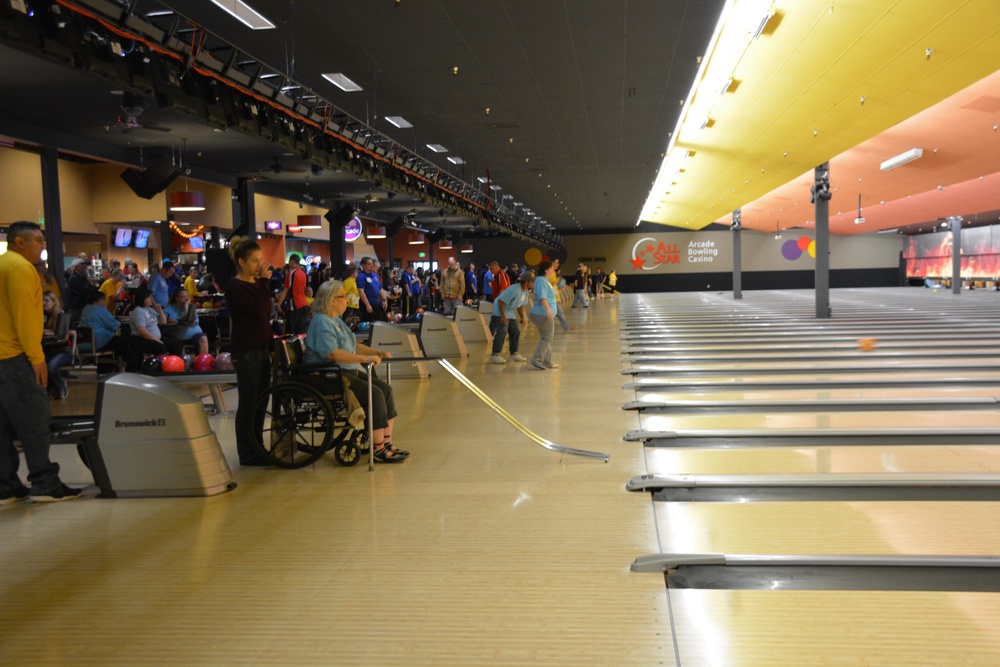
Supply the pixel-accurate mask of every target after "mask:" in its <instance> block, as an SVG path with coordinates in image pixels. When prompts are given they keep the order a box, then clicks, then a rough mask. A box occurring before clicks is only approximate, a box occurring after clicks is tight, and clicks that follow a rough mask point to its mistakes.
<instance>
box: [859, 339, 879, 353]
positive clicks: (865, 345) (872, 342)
mask: <svg viewBox="0 0 1000 667" xmlns="http://www.w3.org/2000/svg"><path fill="white" fill-rule="evenodd" d="M876 347H878V341H877V340H876V339H874V338H859V339H858V349H859V350H861V351H862V352H871V351H872V350H874V349H875V348H876Z"/></svg>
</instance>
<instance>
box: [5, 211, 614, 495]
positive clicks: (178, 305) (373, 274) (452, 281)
mask: <svg viewBox="0 0 1000 667" xmlns="http://www.w3.org/2000/svg"><path fill="white" fill-rule="evenodd" d="M19 225H20V226H19ZM8 239H9V241H12V243H11V246H10V250H11V251H12V252H9V253H7V254H8V255H10V256H11V258H7V256H6V255H5V256H4V257H5V258H7V261H6V262H5V263H0V271H6V272H8V273H10V276H11V277H13V276H14V274H15V273H17V274H18V275H19V272H24V266H30V265H33V267H34V272H35V274H36V275H37V280H33V281H30V282H31V283H32V284H31V285H28V286H25V287H24V289H23V290H22V291H23V294H21V293H16V294H15V293H13V292H12V293H11V294H10V295H7V297H5V299H3V300H0V310H3V309H5V310H6V312H5V313H3V314H4V315H5V317H4V318H3V319H4V322H5V323H6V324H4V325H0V380H3V382H2V388H0V494H2V495H0V504H5V503H7V502H14V501H16V500H21V499H24V498H26V497H27V496H29V495H31V496H32V497H35V499H36V500H64V499H69V498H74V497H77V496H79V490H78V489H71V488H69V487H67V486H66V485H65V484H62V482H61V481H60V480H59V478H58V466H57V465H55V464H53V463H51V461H49V460H48V440H47V437H45V435H44V434H42V431H43V430H46V429H47V420H48V414H49V413H48V411H47V410H48V400H60V399H65V398H66V397H67V395H68V389H67V385H66V382H65V379H64V378H63V377H62V376H61V369H63V368H64V367H66V366H67V365H69V364H71V363H73V355H72V354H71V353H70V350H71V349H72V348H73V344H74V342H75V343H76V344H77V345H86V344H87V342H84V341H80V340H76V334H77V330H80V331H84V330H87V331H88V332H89V334H90V335H88V341H90V340H92V341H93V343H92V344H93V347H94V348H95V350H94V351H97V352H108V351H109V352H111V353H112V354H113V356H114V357H115V358H116V359H117V360H119V361H120V364H117V365H116V366H119V367H120V366H121V365H124V366H125V368H126V370H130V371H133V372H137V371H139V369H140V365H141V362H142V361H143V359H144V358H145V357H147V356H149V355H162V354H167V353H170V354H181V353H182V352H183V351H184V350H185V348H189V349H191V350H192V351H194V350H196V351H197V353H198V354H202V353H205V352H207V351H208V350H209V347H210V345H211V343H212V342H213V340H214V339H215V337H216V335H217V332H216V331H206V329H204V328H202V326H201V324H200V323H199V319H198V312H197V302H196V300H197V299H199V298H204V297H205V296H206V295H215V294H221V292H222V290H221V289H220V287H219V285H218V284H217V283H216V281H215V277H214V276H213V275H212V274H211V273H208V272H203V271H201V270H200V267H198V266H189V267H186V270H185V267H178V266H176V265H175V264H174V263H173V262H172V261H171V260H170V259H166V260H164V261H163V262H162V263H161V264H159V265H157V264H150V265H149V268H148V271H147V273H145V274H144V273H142V272H140V271H139V267H138V265H137V264H136V263H135V262H133V261H131V260H129V259H126V260H125V262H124V263H123V264H122V263H119V262H117V261H114V260H113V261H111V262H110V263H109V264H108V266H107V267H106V268H104V267H101V266H100V265H96V264H95V263H94V262H92V261H90V260H89V259H88V258H87V257H85V256H80V257H78V258H76V259H74V260H73V262H72V263H71V264H70V266H69V267H68V268H67V270H66V273H65V290H62V291H61V290H60V289H59V285H58V281H56V280H55V278H54V277H53V275H52V274H51V273H49V272H48V270H47V267H46V264H45V262H44V261H42V260H41V256H40V252H39V251H40V249H41V248H42V247H44V239H43V238H42V235H41V232H40V229H39V227H38V226H37V225H34V224H33V223H15V225H12V226H11V228H10V232H9V233H8ZM36 246H38V247H36ZM229 250H230V255H231V258H232V262H233V269H234V270H233V274H234V275H233V277H232V279H231V280H229V282H228V284H227V285H226V290H225V306H224V308H225V309H226V310H227V312H228V315H229V317H230V326H229V331H230V334H231V340H230V348H231V354H232V360H233V364H234V367H235V371H236V378H237V391H238V393H239V397H240V401H239V408H238V411H237V415H236V420H235V422H236V443H237V452H238V456H239V461H240V464H241V465H244V466H264V465H269V461H267V460H266V459H264V458H263V457H262V456H261V453H260V452H259V451H257V449H256V448H255V447H254V445H253V443H252V438H251V431H252V430H257V431H259V430H260V429H261V428H262V424H260V423H255V424H252V423H250V419H251V414H250V412H251V410H252V406H253V404H254V402H255V401H256V399H257V397H259V396H260V395H261V394H263V393H264V392H265V391H266V390H267V388H268V386H269V385H270V382H271V379H272V374H271V351H272V341H273V339H274V335H275V334H297V335H302V336H304V341H305V349H306V356H305V360H306V362H319V361H330V362H334V363H336V364H337V365H338V366H339V367H340V368H341V370H342V372H343V374H344V375H345V376H346V377H347V378H348V384H349V389H350V391H352V392H353V393H354V394H355V395H356V397H357V399H358V401H359V402H360V403H362V405H363V406H364V407H365V409H366V410H369V411H371V412H372V417H373V422H374V433H373V441H372V446H373V449H374V456H375V460H376V461H378V462H380V463H399V462H402V461H405V460H406V459H407V457H408V456H409V452H407V451H405V450H402V449H398V448H396V447H395V446H394V445H393V444H392V431H393V423H394V421H395V419H396V417H397V413H396V408H395V404H394V400H393V395H392V388H391V387H390V386H389V385H388V383H386V382H383V381H382V380H379V379H375V380H374V381H373V387H372V402H371V404H368V403H367V401H368V398H367V383H366V381H365V380H364V378H363V376H362V372H361V370H360V365H361V364H371V365H373V366H378V365H379V364H381V363H382V362H383V361H385V360H387V359H391V357H392V355H391V354H389V353H388V352H386V351H383V350H378V349H375V348H372V347H369V346H367V345H365V344H363V343H359V342H358V340H357V338H356V337H355V333H354V329H355V326H356V325H357V324H358V323H359V322H374V321H386V320H390V321H391V320H392V319H393V318H394V317H398V316H401V315H407V316H409V315H415V314H419V313H421V312H424V311H425V310H431V311H438V312H443V313H444V314H445V315H451V314H453V313H454V312H455V309H456V308H457V307H458V305H459V304H462V303H472V302H474V301H476V300H479V299H485V300H487V301H492V303H493V308H492V314H491V317H490V323H489V329H490V332H491V334H492V336H493V340H492V349H491V355H490V357H489V362H490V363H493V364H498V365H503V364H506V363H508V360H509V361H512V362H528V363H529V364H530V366H531V367H532V368H535V369H538V370H543V371H544V370H551V369H556V368H558V367H559V364H557V363H555V361H554V360H553V358H552V338H553V334H554V331H555V323H556V322H559V323H560V325H561V327H562V329H563V330H564V331H572V330H573V328H574V327H573V326H572V325H571V324H570V323H569V322H568V321H567V320H566V317H565V314H564V307H565V306H566V304H570V305H569V307H571V308H578V307H579V308H588V307H589V305H590V302H591V299H594V298H599V297H601V296H603V295H604V294H605V293H610V294H611V296H612V297H613V296H614V294H615V285H616V282H617V277H616V275H615V272H614V271H613V270H612V271H610V272H609V274H607V275H605V274H604V272H603V270H602V269H599V270H597V271H596V272H591V271H590V269H589V268H588V267H587V266H586V265H584V264H582V263H581V264H580V265H578V266H577V270H576V272H575V273H574V275H573V276H572V278H571V279H570V280H569V281H567V280H566V279H564V278H563V277H562V276H561V275H560V263H559V261H558V260H551V261H549V260H546V261H543V262H541V264H539V265H538V267H537V271H532V270H529V269H528V268H527V267H519V266H518V265H517V264H510V265H509V266H507V267H503V266H501V264H500V263H499V262H498V261H491V262H489V263H488V264H487V265H486V266H484V267H482V268H477V267H476V265H475V264H473V263H471V262H470V263H468V264H467V265H466V266H464V267H463V266H461V265H460V263H459V262H458V261H457V260H456V258H455V257H449V258H448V259H447V262H446V264H445V266H444V267H442V268H439V269H435V270H427V269H425V268H423V267H416V266H415V265H414V264H413V263H409V264H407V265H406V266H405V267H388V266H382V265H380V263H379V261H378V259H377V258H374V257H364V258H361V260H360V261H359V262H358V263H356V264H354V263H350V264H348V265H347V266H345V267H344V269H343V271H334V268H333V267H331V266H328V265H326V264H324V263H319V262H312V263H309V264H306V263H305V262H303V260H302V257H301V256H300V255H298V254H294V253H293V254H291V255H290V256H289V258H288V263H287V264H285V265H284V266H282V267H278V268H272V267H270V266H268V265H267V263H266V262H265V261H264V259H263V253H262V250H261V248H260V246H259V245H258V244H257V243H256V241H253V240H251V239H239V238H236V239H233V240H232V243H231V245H230V248H229ZM338 273H339V275H337V274H338ZM11 279H12V278H11ZM36 287H37V288H38V289H37V290H36V289H35V288H36ZM36 300H37V307H38V308H39V309H40V311H41V315H42V317H41V318H39V320H38V321H39V322H40V323H41V325H42V326H41V328H40V329H36V326H35V325H34V324H31V326H22V320H30V321H32V322H33V321H34V319H35V315H34V312H35V310H34V309H35V307H36V305H35V304H36ZM529 321H530V322H531V323H532V324H533V326H534V327H535V328H536V329H537V330H538V333H539V341H538V344H537V346H536V348H535V350H534V352H533V354H532V355H531V357H530V359H529V358H528V357H526V356H524V355H523V354H521V352H520V340H521V331H522V329H523V328H524V327H526V326H527V325H528V322H529ZM505 343H506V344H507V347H508V351H509V357H508V358H507V359H505V358H504V356H503V348H504V344H505ZM99 370H100V369H99ZM351 380H353V381H351ZM14 387H20V389H19V391H20V390H26V391H28V394H26V396H27V397H28V398H30V400H31V401H33V403H32V406H33V407H37V408H38V412H37V415H36V416H35V417H34V418H33V420H32V421H31V422H30V423H28V422H26V421H25V420H24V418H23V415H17V414H15V413H17V412H18V409H17V408H16V407H15V403H14V397H13V394H12V393H11V391H8V389H11V388H14ZM25 387H28V389H25ZM46 390H47V392H48V396H47V397H45V391H46ZM39 392H41V394H40V395H39ZM39 396H40V397H42V398H47V399H48V400H46V401H44V402H45V406H46V409H45V410H42V409H41V408H40V407H39V406H40V405H41V403H40V402H39V401H38V400H36V399H39ZM36 402H37V403H39V406H35V405H34V403H36ZM258 417H260V415H258ZM42 421H44V422H45V429H42V427H41V423H42ZM35 422H38V423H35ZM12 430H16V431H17V432H18V433H19V434H20V435H21V440H22V444H23V446H24V451H25V454H26V455H27V458H28V467H29V476H28V479H29V482H30V486H25V485H23V484H22V483H21V482H20V478H19V477H18V476H17V464H16V458H17V456H16V452H15V453H14V455H12V454H11V452H12V451H13V446H12V444H10V442H9V441H10V432H11V431H12ZM8 445H9V446H8Z"/></svg>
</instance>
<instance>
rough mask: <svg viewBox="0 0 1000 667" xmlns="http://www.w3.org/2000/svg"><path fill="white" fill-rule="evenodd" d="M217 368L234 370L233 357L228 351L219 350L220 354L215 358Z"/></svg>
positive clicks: (218, 369) (219, 369)
mask: <svg viewBox="0 0 1000 667" xmlns="http://www.w3.org/2000/svg"><path fill="white" fill-rule="evenodd" d="M215 370H217V371H231V370H233V357H232V356H231V355H230V354H229V353H228V352H219V356H217V357H216V358H215Z"/></svg>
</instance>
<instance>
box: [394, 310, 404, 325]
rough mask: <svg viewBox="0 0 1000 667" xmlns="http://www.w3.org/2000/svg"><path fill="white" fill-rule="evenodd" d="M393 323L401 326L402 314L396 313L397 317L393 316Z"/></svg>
mask: <svg viewBox="0 0 1000 667" xmlns="http://www.w3.org/2000/svg"><path fill="white" fill-rule="evenodd" d="M392 321H393V322H394V323H396V324H399V323H400V322H402V321H403V314H402V313H396V314H395V315H393V317H392Z"/></svg>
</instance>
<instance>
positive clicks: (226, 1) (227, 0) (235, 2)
mask: <svg viewBox="0 0 1000 667" xmlns="http://www.w3.org/2000/svg"><path fill="white" fill-rule="evenodd" d="M212 4H213V5H215V6H216V7H218V8H219V9H221V10H223V11H224V12H226V13H227V14H229V15H230V16H232V17H233V18H235V19H236V20H237V21H239V22H241V23H243V24H244V25H245V26H247V27H248V28H251V29H252V30H270V29H271V28H273V27H274V24H273V23H271V22H270V21H268V20H267V19H266V18H264V15H263V14H261V13H260V12H258V11H257V10H256V9H254V8H253V7H251V6H250V5H248V4H247V3H245V2H243V0H212Z"/></svg>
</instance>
